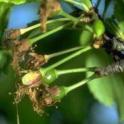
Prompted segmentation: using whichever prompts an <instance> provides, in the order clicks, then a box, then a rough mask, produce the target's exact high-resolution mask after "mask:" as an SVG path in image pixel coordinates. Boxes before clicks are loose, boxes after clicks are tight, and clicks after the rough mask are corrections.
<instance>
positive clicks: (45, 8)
mask: <svg viewBox="0 0 124 124" xmlns="http://www.w3.org/2000/svg"><path fill="white" fill-rule="evenodd" d="M60 9H61V6H60V3H59V1H58V0H42V2H41V7H40V22H41V29H42V31H46V22H47V19H48V18H49V17H51V16H53V15H54V13H57V12H58V11H60Z"/></svg>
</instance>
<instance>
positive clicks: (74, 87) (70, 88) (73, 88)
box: [66, 74, 96, 94]
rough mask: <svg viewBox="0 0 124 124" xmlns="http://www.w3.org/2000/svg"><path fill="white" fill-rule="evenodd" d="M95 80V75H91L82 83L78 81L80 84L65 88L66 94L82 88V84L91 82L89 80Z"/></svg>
mask: <svg viewBox="0 0 124 124" xmlns="http://www.w3.org/2000/svg"><path fill="white" fill-rule="evenodd" d="M95 78H96V75H95V74H93V75H91V76H90V77H88V78H86V79H84V80H83V81H80V82H78V83H76V84H73V85H71V86H68V87H66V94H67V93H69V92H71V91H72V90H75V89H77V88H78V87H81V86H83V85H84V84H86V83H87V82H89V81H91V80H93V79H95Z"/></svg>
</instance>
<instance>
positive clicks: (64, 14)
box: [60, 10, 79, 23]
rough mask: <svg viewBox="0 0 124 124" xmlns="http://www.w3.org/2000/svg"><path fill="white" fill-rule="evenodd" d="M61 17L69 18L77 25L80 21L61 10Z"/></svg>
mask: <svg viewBox="0 0 124 124" xmlns="http://www.w3.org/2000/svg"><path fill="white" fill-rule="evenodd" d="M60 15H62V16H64V17H66V18H68V19H69V20H71V21H73V22H74V23H77V22H78V21H79V20H78V19H77V18H76V17H74V16H71V15H70V14H68V13H66V12H64V11H63V10H61V12H60Z"/></svg>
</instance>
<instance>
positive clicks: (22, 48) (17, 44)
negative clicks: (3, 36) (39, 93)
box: [11, 40, 31, 74]
mask: <svg viewBox="0 0 124 124" xmlns="http://www.w3.org/2000/svg"><path fill="white" fill-rule="evenodd" d="M11 49H12V53H13V61H12V67H13V69H14V70H15V71H16V72H17V74H19V73H20V70H21V68H20V65H19V62H20V60H21V59H23V55H25V54H26V53H27V52H28V51H29V50H30V49H31V47H30V44H29V43H28V42H27V41H26V40H24V41H16V40H15V41H13V42H12V47H11Z"/></svg>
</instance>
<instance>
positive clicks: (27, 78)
mask: <svg viewBox="0 0 124 124" xmlns="http://www.w3.org/2000/svg"><path fill="white" fill-rule="evenodd" d="M22 83H23V85H26V86H31V87H35V86H39V85H40V83H41V74H40V72H38V71H37V72H33V71H32V72H29V73H27V74H25V75H24V76H23V77H22Z"/></svg>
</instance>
